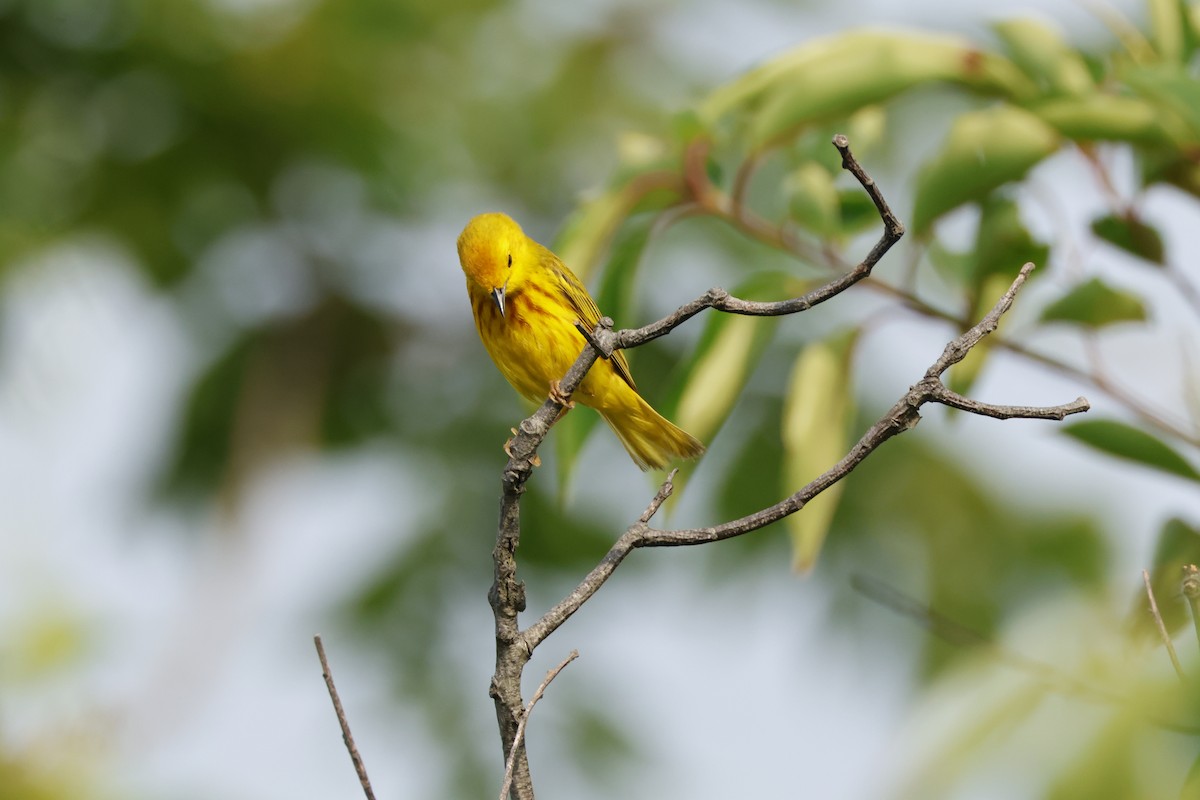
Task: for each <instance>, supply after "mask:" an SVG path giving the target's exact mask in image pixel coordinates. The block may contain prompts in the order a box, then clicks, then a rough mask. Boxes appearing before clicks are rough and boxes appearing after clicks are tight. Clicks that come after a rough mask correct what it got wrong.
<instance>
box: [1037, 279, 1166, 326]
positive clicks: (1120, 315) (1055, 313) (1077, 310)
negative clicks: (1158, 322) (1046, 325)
mask: <svg viewBox="0 0 1200 800" xmlns="http://www.w3.org/2000/svg"><path fill="white" fill-rule="evenodd" d="M1041 319H1042V321H1043V322H1073V323H1076V324H1078V325H1083V326H1085V327H1088V328H1100V327H1103V326H1105V325H1112V324H1113V323H1116V322H1140V321H1142V320H1144V319H1146V307H1145V306H1144V305H1143V303H1142V300H1141V298H1139V297H1138V296H1137V295H1135V294H1133V293H1131V292H1127V291H1124V290H1121V289H1113V288H1112V287H1110V286H1109V285H1108V284H1106V283H1104V282H1103V281H1101V280H1100V279H1099V278H1092V279H1091V280H1090V281H1087V282H1086V283H1081V284H1080V285H1078V286H1076V287H1075V288H1074V289H1072V290H1071V291H1069V292H1067V294H1065V295H1063V296H1062V297H1060V298H1059V299H1058V300H1056V301H1055V302H1053V303H1051V304H1050V305H1048V306H1046V308H1045V309H1043V310H1042V316H1041Z"/></svg>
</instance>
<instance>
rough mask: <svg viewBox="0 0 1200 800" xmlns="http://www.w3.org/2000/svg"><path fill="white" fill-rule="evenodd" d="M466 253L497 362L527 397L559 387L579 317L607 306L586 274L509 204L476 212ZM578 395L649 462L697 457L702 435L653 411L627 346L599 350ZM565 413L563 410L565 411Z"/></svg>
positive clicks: (462, 257) (461, 255)
mask: <svg viewBox="0 0 1200 800" xmlns="http://www.w3.org/2000/svg"><path fill="white" fill-rule="evenodd" d="M458 260H459V262H460V264H461V265H462V270H463V273H464V275H465V276H466V280H467V295H468V296H469V298H470V301H471V311H472V312H473V314H474V317H475V327H476V329H477V330H478V331H479V338H480V339H481V340H483V346H484V347H485V348H486V349H487V351H488V354H489V355H490V356H491V357H492V361H494V362H495V363H496V367H497V368H499V370H500V372H501V374H502V375H504V377H505V378H506V379H507V380H508V382H509V383H510V384H512V387H513V388H514V389H516V390H517V393H518V394H520V395H521V396H522V397H525V398H526V399H528V400H530V401H532V402H534V403H540V402H542V401H543V400H545V398H546V397H547V396H551V397H554V399H555V400H557V401H559V402H560V404H562V405H563V406H564V408H567V407H570V401H569V399H568V398H565V397H562V395H561V393H560V392H559V390H558V381H559V379H561V378H562V377H563V376H564V375H566V373H567V370H568V369H570V367H571V365H572V364H573V363H575V360H576V359H577V358H578V357H579V353H580V352H581V351H582V350H583V346H584V344H586V339H585V338H584V336H583V334H582V333H581V332H580V331H579V329H578V328H577V327H576V323H577V322H578V323H581V324H582V325H583V327H584V328H586V329H587V330H592V329H594V328H595V327H596V325H597V324H598V323H599V321H600V309H599V308H598V307H597V306H596V301H595V300H593V299H592V296H591V295H590V294H588V291H587V289H586V288H585V287H584V285H583V283H582V282H580V280H579V278H577V277H576V276H575V274H574V273H573V272H571V270H570V269H569V268H568V267H567V266H566V264H564V263H563V262H562V260H561V259H559V257H558V256H556V255H555V254H554V253H553V252H551V251H550V249H549V248H547V247H544V246H542V245H541V244H538V243H537V242H536V241H534V240H533V239H531V238H530V237H528V236H526V235H525V232H524V231H523V230H522V229H521V226H520V225H519V224H517V222H516V220H514V219H513V218H512V217H510V216H508V215H507V214H503V213H499V212H489V213H485V214H480V215H478V216H476V217H474V218H472V219H471V220H470V221H469V222H468V223H467V225H466V227H465V228H463V231H462V233H461V234H460V235H459V237H458ZM573 397H574V399H575V400H578V401H579V402H580V403H582V404H583V405H585V406H589V407H591V408H593V409H595V410H596V411H597V412H599V414H600V416H601V417H602V418H603V419H604V421H605V422H607V423H608V425H609V427H611V428H612V429H613V432H614V433H616V435H617V438H618V439H620V441H621V444H622V445H624V447H625V450H626V452H628V453H629V455H630V457H631V458H632V459H633V461H634V463H635V464H637V466H638V467H639V468H641V469H642V470H648V469H664V468H666V466H667V465H668V464H670V463H671V462H673V461H675V460H679V459H691V458H697V457H699V456H700V455H701V454H702V453H703V452H704V445H703V444H701V443H700V441H699V440H697V439H696V438H695V437H693V436H692V435H691V434H689V433H687V432H685V431H684V430H682V429H681V428H678V427H676V426H675V425H673V424H672V423H671V422H669V421H668V420H667V419H666V418H664V417H663V416H662V415H660V414H659V413H658V412H657V411H655V410H654V409H653V408H652V407H651V406H650V404H649V403H647V402H646V401H645V400H644V399H642V396H641V395H640V394H638V391H637V385H636V384H635V383H634V381H633V375H632V373H631V372H630V371H629V362H628V361H627V360H626V359H625V354H624V353H623V352H622V351H620V350H617V351H614V352H613V354H612V357H611V358H608V359H600V360H597V361H596V363H595V364H594V365H593V366H592V368H591V370H589V372H588V374H587V375H586V376H585V377H584V379H583V381H582V383H580V385H579V388H578V389H577V390H576V391H575V393H574V396H573ZM564 413H565V412H564Z"/></svg>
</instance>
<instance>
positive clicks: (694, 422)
mask: <svg viewBox="0 0 1200 800" xmlns="http://www.w3.org/2000/svg"><path fill="white" fill-rule="evenodd" d="M796 283H797V282H796V281H795V280H794V279H793V278H792V277H791V276H790V275H787V274H785V273H776V272H771V273H763V274H761V275H757V276H755V277H754V278H753V279H751V280H750V281H748V282H746V283H744V284H742V285H741V286H739V287H738V288H737V289H735V290H734V292H733V294H734V295H735V296H737V297H743V298H746V299H756V300H776V299H780V298H782V297H786V296H788V295H789V294H791V292H790V291H788V290H789V289H794V288H795V285H796ZM777 323H778V317H744V316H740V315H736V314H710V315H709V317H708V321H707V324H706V325H705V328H704V332H703V333H702V334H701V335H700V342H699V343H698V344H697V345H696V350H695V351H694V353H693V354H692V357H691V358H690V359H689V361H688V363H687V365H686V366H685V367H684V369H683V370H682V371H681V373H680V378H679V380H678V382H677V384H676V388H675V390H674V391H673V392H671V397H672V400H671V401H670V402H668V403H666V404H665V407H666V408H668V409H672V411H671V412H670V413H667V414H666V416H667V417H668V418H669V419H672V420H674V422H675V424H676V425H678V426H679V427H681V428H683V429H684V430H685V431H687V432H689V433H691V434H692V435H693V436H695V437H696V438H697V439H699V440H700V441H702V442H705V443H706V444H708V443H711V442H712V439H713V437H714V436H715V435H716V433H717V431H719V430H720V429H721V426H722V425H723V424H724V423H725V420H726V418H727V417H728V416H729V412H730V411H732V410H733V406H734V404H735V403H736V402H737V400H738V398H739V397H740V396H741V394H742V389H743V388H745V386H746V383H747V382H749V380H750V375H751V374H752V373H753V371H754V367H755V366H757V365H758V362H759V360H760V359H761V358H762V354H763V352H764V350H765V349H766V346H767V344H768V343H769V342H770V340H771V337H772V336H773V335H774V332H775V327H776V324H777Z"/></svg>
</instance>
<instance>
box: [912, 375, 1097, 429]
mask: <svg viewBox="0 0 1200 800" xmlns="http://www.w3.org/2000/svg"><path fill="white" fill-rule="evenodd" d="M931 388H932V389H933V399H935V400H937V402H939V403H941V404H942V405H945V406H950V407H951V408H957V409H958V410H960V411H969V412H970V413H972V414H979V415H980V416H983V417H992V418H994V419H1053V420H1061V419H1063V418H1064V417H1068V416H1070V415H1071V414H1078V413H1079V412H1081V411H1087V410H1088V408H1089V403H1088V401H1087V400H1085V399H1084V398H1082V397H1077V398H1075V399H1074V400H1072V401H1071V402H1070V403H1064V404H1062V405H1060V406H998V405H993V404H992V403H981V402H979V401H978V400H972V399H970V398H969V397H963V396H962V395H961V394H959V393H958V392H954V391H951V390H950V389H947V388H946V387H945V386H944V385H943V384H940V383H939V384H936V385H934V386H933V387H931Z"/></svg>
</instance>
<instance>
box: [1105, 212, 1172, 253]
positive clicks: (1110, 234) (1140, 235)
mask: <svg viewBox="0 0 1200 800" xmlns="http://www.w3.org/2000/svg"><path fill="white" fill-rule="evenodd" d="M1092 233H1094V234H1096V235H1097V236H1099V237H1100V238H1101V239H1103V240H1104V241H1106V242H1108V243H1109V244H1112V245H1115V246H1117V247H1119V248H1121V249H1122V250H1124V251H1126V252H1128V253H1133V254H1134V255H1135V256H1138V257H1139V258H1142V259H1145V260H1146V261H1149V262H1150V263H1152V264H1158V265H1159V266H1162V265H1163V264H1165V263H1166V254H1165V248H1164V247H1163V240H1162V236H1161V235H1159V232H1158V231H1157V230H1155V229H1154V228H1153V227H1151V226H1150V225H1147V224H1146V223H1145V222H1142V221H1141V220H1140V219H1138V218H1137V217H1135V216H1132V215H1131V216H1117V215H1115V214H1109V215H1108V216H1104V217H1100V218H1099V219H1095V220H1092Z"/></svg>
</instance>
